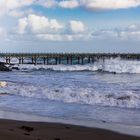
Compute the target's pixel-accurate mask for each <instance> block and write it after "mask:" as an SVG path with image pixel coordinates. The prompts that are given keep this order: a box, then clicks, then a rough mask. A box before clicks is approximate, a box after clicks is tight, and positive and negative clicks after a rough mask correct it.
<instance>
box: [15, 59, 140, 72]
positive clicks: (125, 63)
mask: <svg viewBox="0 0 140 140" xmlns="http://www.w3.org/2000/svg"><path fill="white" fill-rule="evenodd" d="M16 67H19V69H20V70H41V69H43V70H54V71H97V70H100V71H106V72H115V73H140V61H136V60H135V61H133V60H122V59H120V58H116V59H113V58H111V59H105V60H104V61H103V60H99V61H96V62H95V63H94V64H86V65H31V64H24V65H16Z"/></svg>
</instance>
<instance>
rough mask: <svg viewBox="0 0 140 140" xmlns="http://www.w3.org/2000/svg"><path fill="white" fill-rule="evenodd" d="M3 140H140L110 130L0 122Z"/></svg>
mask: <svg viewBox="0 0 140 140" xmlns="http://www.w3.org/2000/svg"><path fill="white" fill-rule="evenodd" d="M0 139H2V140H9V139H12V140H93V139H94V140H106V139H108V140H140V137H134V136H128V135H123V134H119V133H115V132H112V131H108V130H103V129H97V128H88V127H82V126H75V125H67V124H59V123H47V122H44V123H41V122H24V121H15V120H3V119H1V120H0Z"/></svg>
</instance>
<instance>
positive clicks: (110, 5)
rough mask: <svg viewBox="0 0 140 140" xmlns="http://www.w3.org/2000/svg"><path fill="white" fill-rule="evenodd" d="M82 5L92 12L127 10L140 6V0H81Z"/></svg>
mask: <svg viewBox="0 0 140 140" xmlns="http://www.w3.org/2000/svg"><path fill="white" fill-rule="evenodd" d="M80 4H81V5H82V6H83V7H86V8H88V9H92V10H106V9H126V8H131V7H137V6H140V0H80Z"/></svg>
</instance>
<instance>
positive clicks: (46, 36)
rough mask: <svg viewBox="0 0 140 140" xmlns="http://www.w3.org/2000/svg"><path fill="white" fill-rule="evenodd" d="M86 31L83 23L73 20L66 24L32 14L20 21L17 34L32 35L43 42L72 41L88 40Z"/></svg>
mask: <svg viewBox="0 0 140 140" xmlns="http://www.w3.org/2000/svg"><path fill="white" fill-rule="evenodd" d="M86 29H87V28H86V26H85V25H84V23H82V22H81V21H76V20H71V21H69V22H68V23H67V24H64V23H60V22H59V21H57V20H56V19H49V18H47V17H45V16H39V15H34V14H31V15H28V16H27V17H24V18H20V19H19V20H18V27H17V34H20V35H23V36H26V34H31V35H33V36H35V37H37V38H38V39H41V40H51V41H72V40H78V39H79V40H80V39H87V35H86V37H85V34H87V33H86Z"/></svg>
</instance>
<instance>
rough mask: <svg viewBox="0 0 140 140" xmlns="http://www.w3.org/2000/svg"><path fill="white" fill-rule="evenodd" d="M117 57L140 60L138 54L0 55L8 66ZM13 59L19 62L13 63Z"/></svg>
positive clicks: (87, 61)
mask: <svg viewBox="0 0 140 140" xmlns="http://www.w3.org/2000/svg"><path fill="white" fill-rule="evenodd" d="M117 57H119V58H121V59H126V60H130V59H132V60H140V54H136V53H0V58H1V59H3V61H4V62H5V63H6V64H11V63H19V64H25V63H26V64H27V63H28V64H44V65H47V64H48V65H49V64H85V63H94V62H95V61H98V60H99V59H102V60H103V61H104V59H110V58H117ZM12 59H16V60H17V61H15V62H13V61H11V60H12ZM27 60H28V61H27Z"/></svg>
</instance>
